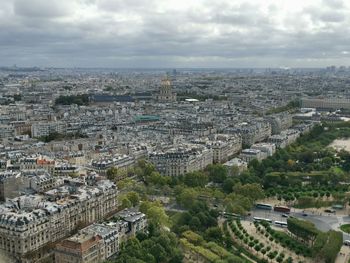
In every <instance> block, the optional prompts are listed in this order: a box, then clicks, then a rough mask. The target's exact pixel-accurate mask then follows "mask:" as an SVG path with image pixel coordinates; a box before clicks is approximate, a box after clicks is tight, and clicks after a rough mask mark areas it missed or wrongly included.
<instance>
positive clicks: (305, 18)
mask: <svg viewBox="0 0 350 263" xmlns="http://www.w3.org/2000/svg"><path fill="white" fill-rule="evenodd" d="M349 12H350V9H349V3H347V2H346V1H341V0H339V1H329V0H313V1H283V2H282V1H276V0H269V1H263V3H262V1H245V0H239V1H226V0H221V1H215V2H213V1H208V0H207V1H205V0H203V1H200V0H191V1H173V0H167V1H157V0H152V1H147V2H145V1H139V0H132V1H124V0H120V1H109V0H100V1H98V0H86V1H84V0H75V1H58V0H53V1H50V2H48V1H44V0H33V1H30V3H29V2H28V1H24V0H11V1H7V2H6V3H3V4H2V6H1V7H0V47H1V50H0V57H1V58H2V59H1V60H2V62H1V65H2V66H11V65H13V64H16V65H18V66H39V67H109V68H114V67H115V68H173V67H177V68H197V67H198V68H241V67H243V68H244V67H255V68H264V67H267V68H268V67H272V68H274V67H325V66H329V65H336V66H341V65H345V66H349V64H350V63H349V62H350V58H349V56H350V50H349V49H348V43H349V37H348V36H349V35H350V34H349V32H348V31H349V25H350V20H349V18H348V17H349V16H348V14H349ZM296 18H297V19H296Z"/></svg>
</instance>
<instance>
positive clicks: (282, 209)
mask: <svg viewBox="0 0 350 263" xmlns="http://www.w3.org/2000/svg"><path fill="white" fill-rule="evenodd" d="M273 211H275V212H282V213H286V214H289V213H290V208H289V207H287V206H275V207H274V208H273Z"/></svg>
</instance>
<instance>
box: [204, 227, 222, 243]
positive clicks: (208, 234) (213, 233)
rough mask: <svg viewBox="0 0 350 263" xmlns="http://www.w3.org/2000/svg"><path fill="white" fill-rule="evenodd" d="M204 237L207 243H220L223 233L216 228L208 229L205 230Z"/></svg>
mask: <svg viewBox="0 0 350 263" xmlns="http://www.w3.org/2000/svg"><path fill="white" fill-rule="evenodd" d="M204 237H205V239H206V240H208V241H214V242H218V243H221V242H222V239H223V233H222V231H221V229H220V228H219V227H217V226H215V227H209V228H208V229H207V230H205V232H204Z"/></svg>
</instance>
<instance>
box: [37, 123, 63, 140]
mask: <svg viewBox="0 0 350 263" xmlns="http://www.w3.org/2000/svg"><path fill="white" fill-rule="evenodd" d="M66 128H67V124H66V123H64V122H59V121H49V122H37V123H33V124H32V130H31V133H32V137H34V138H37V137H41V136H48V135H49V134H50V133H61V134H65V133H66Z"/></svg>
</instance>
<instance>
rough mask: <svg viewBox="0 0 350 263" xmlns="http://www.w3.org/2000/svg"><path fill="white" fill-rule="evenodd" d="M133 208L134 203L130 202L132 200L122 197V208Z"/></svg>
mask: <svg viewBox="0 0 350 263" xmlns="http://www.w3.org/2000/svg"><path fill="white" fill-rule="evenodd" d="M129 207H132V203H131V202H130V200H129V199H128V198H127V197H126V196H122V197H121V208H122V209H124V208H129Z"/></svg>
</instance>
